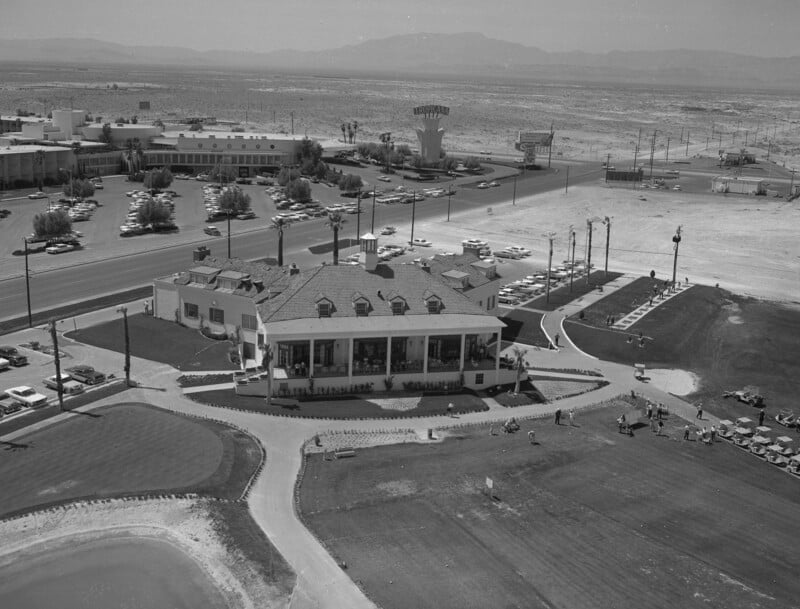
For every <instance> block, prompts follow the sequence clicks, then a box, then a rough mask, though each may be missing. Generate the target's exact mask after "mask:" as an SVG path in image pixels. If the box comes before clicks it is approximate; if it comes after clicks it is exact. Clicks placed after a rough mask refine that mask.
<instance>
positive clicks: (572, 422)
mask: <svg viewBox="0 0 800 609" xmlns="http://www.w3.org/2000/svg"><path fill="white" fill-rule="evenodd" d="M561 414H562V413H561V409H560V408H556V413H555V421H553V422H554V423H555V424H556V425H561ZM567 416H568V417H569V424H570V425H575V409H574V408H570V409H569V412H567Z"/></svg>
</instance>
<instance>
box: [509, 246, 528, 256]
mask: <svg viewBox="0 0 800 609" xmlns="http://www.w3.org/2000/svg"><path fill="white" fill-rule="evenodd" d="M506 249H507V250H508V251H509V252H516V253H517V254H519V255H520V256H530V255H531V250H529V249H527V248H524V247H522V246H521V245H509V246H508V247H507V248H506Z"/></svg>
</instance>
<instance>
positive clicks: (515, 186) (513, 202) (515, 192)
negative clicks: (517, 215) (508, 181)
mask: <svg viewBox="0 0 800 609" xmlns="http://www.w3.org/2000/svg"><path fill="white" fill-rule="evenodd" d="M516 204H517V176H514V193H513V194H512V195H511V205H516Z"/></svg>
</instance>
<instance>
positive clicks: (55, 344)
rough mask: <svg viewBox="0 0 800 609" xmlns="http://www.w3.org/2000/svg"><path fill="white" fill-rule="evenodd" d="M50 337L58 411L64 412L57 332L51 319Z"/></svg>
mask: <svg viewBox="0 0 800 609" xmlns="http://www.w3.org/2000/svg"><path fill="white" fill-rule="evenodd" d="M49 325H50V337H51V338H52V339H53V354H54V355H55V363H56V391H58V409H59V411H61V412H63V411H64V383H62V382H61V356H60V355H59V353H58V332H56V320H55V319H51V320H50V321H49Z"/></svg>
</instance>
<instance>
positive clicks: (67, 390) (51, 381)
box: [42, 372, 84, 395]
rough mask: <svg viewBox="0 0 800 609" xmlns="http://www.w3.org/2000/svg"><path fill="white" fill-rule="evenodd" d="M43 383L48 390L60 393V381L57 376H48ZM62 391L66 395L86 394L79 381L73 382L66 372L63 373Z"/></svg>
mask: <svg viewBox="0 0 800 609" xmlns="http://www.w3.org/2000/svg"><path fill="white" fill-rule="evenodd" d="M42 383H43V384H44V386H45V387H47V388H48V389H52V390H53V391H58V379H57V378H56V375H55V374H54V375H53V376H48V377H47V378H46V379H44V380H43V381H42ZM61 390H62V391H63V393H64V395H76V394H78V393H83V392H84V388H83V385H81V384H80V383H79V382H78V381H73V380H72V377H71V376H70V375H69V374H67V373H66V372H62V373H61Z"/></svg>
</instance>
